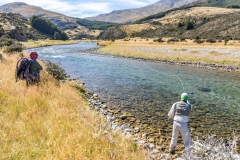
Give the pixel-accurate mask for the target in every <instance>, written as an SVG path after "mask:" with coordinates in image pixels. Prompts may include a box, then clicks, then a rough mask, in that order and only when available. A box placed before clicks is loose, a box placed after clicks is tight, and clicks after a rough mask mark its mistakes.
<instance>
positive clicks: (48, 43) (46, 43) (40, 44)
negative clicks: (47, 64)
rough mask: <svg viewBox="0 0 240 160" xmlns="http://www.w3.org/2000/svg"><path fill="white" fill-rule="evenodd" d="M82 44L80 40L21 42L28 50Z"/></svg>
mask: <svg viewBox="0 0 240 160" xmlns="http://www.w3.org/2000/svg"><path fill="white" fill-rule="evenodd" d="M78 42H80V41H79V40H66V41H62V40H50V39H46V40H38V41H33V40H29V41H27V42H21V43H22V44H23V45H24V46H25V47H26V48H37V47H43V46H52V45H63V44H74V43H78Z"/></svg>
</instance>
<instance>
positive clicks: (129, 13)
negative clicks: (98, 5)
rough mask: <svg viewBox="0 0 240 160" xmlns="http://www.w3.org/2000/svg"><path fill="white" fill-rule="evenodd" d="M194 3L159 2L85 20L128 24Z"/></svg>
mask: <svg viewBox="0 0 240 160" xmlns="http://www.w3.org/2000/svg"><path fill="white" fill-rule="evenodd" d="M195 1H197V0H160V1H158V2H156V3H154V4H151V5H148V6H145V7H142V8H137V9H125V10H115V11H112V12H111V13H107V14H101V15H98V16H95V17H86V18H85V19H88V20H95V21H104V22H113V23H129V22H134V21H136V20H138V19H141V18H144V17H147V16H149V15H153V14H157V13H159V12H162V11H166V10H169V9H172V8H176V7H180V6H183V5H186V4H189V3H192V2H195Z"/></svg>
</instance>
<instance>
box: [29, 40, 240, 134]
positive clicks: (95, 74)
mask: <svg viewBox="0 0 240 160" xmlns="http://www.w3.org/2000/svg"><path fill="white" fill-rule="evenodd" d="M92 47H97V45H96V44H95V43H78V44H73V45H62V46H50V47H42V48H37V49H34V50H35V51H37V52H38V53H39V54H40V55H39V58H40V59H42V60H50V61H52V62H60V63H61V66H62V67H63V68H64V69H65V70H66V72H67V73H68V74H69V75H71V77H72V78H78V77H81V78H80V81H82V82H84V83H85V84H86V87H87V89H88V90H89V91H92V92H94V93H97V94H99V96H100V97H101V99H102V100H103V101H105V102H108V103H109V104H110V106H111V107H112V108H115V109H119V110H121V111H122V112H128V113H131V114H132V115H135V118H136V119H139V120H141V122H142V123H143V124H144V126H145V127H148V126H149V127H151V128H154V129H155V130H158V129H166V127H167V126H166V123H165V120H166V118H167V113H168V111H169V109H170V108H171V105H172V104H173V103H174V102H176V101H178V100H179V97H180V94H181V93H182V92H187V93H188V94H189V101H190V102H191V103H192V104H193V107H194V109H193V110H192V114H191V123H190V128H191V130H192V133H193V134H197V133H199V132H200V133H204V134H217V135H221V136H224V137H228V136H231V133H232V132H233V131H235V132H237V133H240V105H239V104H240V81H239V80H240V74H239V73H234V72H223V71H216V70H215V71H213V70H206V69H199V68H191V67H186V66H178V65H169V64H164V63H154V62H143V61H138V60H129V59H123V58H113V57H107V56H106V57H105V56H97V55H93V54H89V53H82V52H81V51H82V50H86V49H88V48H92ZM32 50H33V49H32ZM29 51H30V50H29Z"/></svg>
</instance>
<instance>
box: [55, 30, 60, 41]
mask: <svg viewBox="0 0 240 160" xmlns="http://www.w3.org/2000/svg"><path fill="white" fill-rule="evenodd" d="M54 39H55V40H60V39H61V36H60V34H59V33H58V32H55V33H54Z"/></svg>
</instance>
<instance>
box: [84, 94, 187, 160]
mask: <svg viewBox="0 0 240 160" xmlns="http://www.w3.org/2000/svg"><path fill="white" fill-rule="evenodd" d="M84 98H86V99H87V101H88V104H89V107H90V109H92V110H95V111H97V112H98V113H99V114H100V115H101V116H102V117H105V118H106V120H107V121H106V123H107V124H108V125H109V126H110V128H111V129H112V130H113V131H114V132H118V133H120V134H122V136H124V137H126V138H128V139H130V140H132V141H134V142H136V144H137V145H138V146H139V147H143V148H144V149H145V150H146V152H147V155H146V158H147V159H152V160H157V159H166V160H167V159H178V160H183V159H182V158H180V157H179V156H180V155H181V153H183V152H180V154H175V155H170V154H168V152H166V153H165V152H164V151H166V150H168V146H166V145H165V146H164V145H157V144H156V143H155V142H156V141H158V140H160V138H165V137H164V136H162V137H161V132H160V131H159V133H155V134H154V133H153V131H152V132H151V131H149V132H146V130H145V129H144V125H143V124H140V123H141V122H140V121H139V120H136V119H135V116H134V115H125V114H124V113H121V111H120V110H113V109H110V108H108V106H107V105H106V104H105V102H102V101H101V100H100V98H99V97H98V95H97V94H93V93H86V94H85V95H84ZM135 124H137V126H136V125H135ZM178 153H179V152H178Z"/></svg>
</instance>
